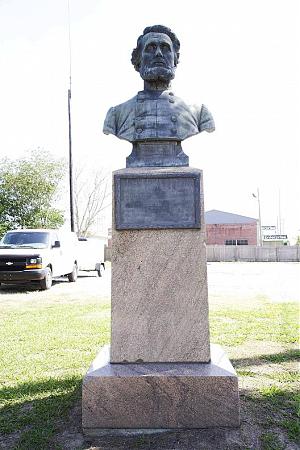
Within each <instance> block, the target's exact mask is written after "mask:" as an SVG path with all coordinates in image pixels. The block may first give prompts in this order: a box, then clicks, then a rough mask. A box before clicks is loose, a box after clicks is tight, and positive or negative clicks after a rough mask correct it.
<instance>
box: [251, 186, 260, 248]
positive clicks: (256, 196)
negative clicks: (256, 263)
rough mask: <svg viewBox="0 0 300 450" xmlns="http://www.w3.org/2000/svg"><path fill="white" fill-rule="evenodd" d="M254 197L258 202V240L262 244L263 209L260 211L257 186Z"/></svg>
mask: <svg viewBox="0 0 300 450" xmlns="http://www.w3.org/2000/svg"><path fill="white" fill-rule="evenodd" d="M252 196H253V197H254V198H256V200H257V203H258V242H259V245H260V246H262V232H261V211H260V198H259V189H258V188H257V193H256V194H252Z"/></svg>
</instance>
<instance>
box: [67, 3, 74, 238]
mask: <svg viewBox="0 0 300 450" xmlns="http://www.w3.org/2000/svg"><path fill="white" fill-rule="evenodd" d="M68 25H69V27H68V30H69V63H70V66H69V80H70V84H69V89H68V119H69V190H70V225H71V231H75V222H74V198H73V197H74V196H73V155H72V127H71V84H72V75H71V74H72V71H71V67H72V66H71V62H72V60H71V25H70V2H69V0H68Z"/></svg>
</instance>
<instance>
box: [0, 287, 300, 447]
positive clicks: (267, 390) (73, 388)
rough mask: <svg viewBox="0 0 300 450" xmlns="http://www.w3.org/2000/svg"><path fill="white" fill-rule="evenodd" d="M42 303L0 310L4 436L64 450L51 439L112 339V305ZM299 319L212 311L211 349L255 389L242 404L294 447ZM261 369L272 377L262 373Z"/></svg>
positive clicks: (293, 309) (271, 312) (273, 440)
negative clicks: (261, 412) (259, 411)
mask: <svg viewBox="0 0 300 450" xmlns="http://www.w3.org/2000/svg"><path fill="white" fill-rule="evenodd" d="M24 295H26V294H24ZM40 297H41V298H40ZM40 297H39V295H37V296H36V299H35V300H34V301H26V302H17V304H14V302H7V303H4V304H3V305H1V303H0V305H1V312H0V323H1V327H0V342H1V349H0V381H1V391H0V398H1V407H2V411H1V415H0V433H2V434H3V435H8V434H10V433H15V432H20V437H19V440H17V443H16V444H14V445H15V446H14V447H13V448H15V449H19V450H25V449H28V450H29V449H30V450H33V449H37V450H43V449H45V450H46V449H50V448H51V450H55V449H57V450H58V449H59V447H57V446H56V447H55V444H53V438H54V436H55V434H56V432H57V430H58V427H59V424H60V421H61V420H63V418H64V417H66V416H67V414H68V412H69V411H70V409H71V408H72V406H73V405H74V404H75V403H76V401H78V400H79V399H80V396H81V383H82V377H83V375H84V374H85V372H86V370H87V368H88V366H89V365H90V363H91V362H92V360H93V358H94V357H95V355H96V354H97V352H98V350H99V348H100V347H101V346H103V345H104V344H106V343H108V342H109V335H110V306H109V302H108V300H107V299H99V300H97V299H96V298H89V297H88V296H87V297H85V298H80V299H76V301H73V300H72V297H70V296H69V297H68V298H65V299H64V301H63V302H61V303H60V302H59V301H57V300H56V301H50V300H47V301H43V294H42V293H41V295H40ZM0 301H1V297H0ZM297 312H298V310H297V305H296V304H294V303H285V304H269V303H266V302H265V301H262V302H261V304H260V305H259V306H256V307H254V308H252V309H245V308H242V307H241V308H239V307H236V306H235V307H233V306H231V307H230V308H229V307H226V308H220V307H216V306H214V307H213V308H212V309H211V314H210V328H211V341H212V342H215V343H220V344H222V345H224V346H227V348H228V349H229V350H230V349H232V351H233V350H234V351H235V354H239V355H240V356H239V358H233V363H234V365H235V366H236V368H237V372H238V375H239V376H240V378H241V380H244V381H245V382H246V383H247V380H249V382H251V383H252V385H251V386H250V385H249V386H250V387H247V386H248V385H246V389H245V392H244V393H243V396H244V398H245V400H246V401H247V402H252V403H253V404H255V405H256V406H257V407H263V408H265V410H267V411H268V414H269V415H268V416H267V418H266V421H269V422H268V423H270V424H271V425H270V426H272V424H275V425H276V427H277V428H278V427H280V429H281V430H282V432H283V433H286V435H287V436H288V437H287V439H290V440H292V441H296V440H297V439H298V436H299V422H298V421H297V420H298V416H297V414H298V413H299V411H298V408H299V396H297V394H296V383H297V380H298V374H297V370H296V369H295V368H294V367H292V366H291V364H294V363H295V361H296V360H297V358H299V352H298V351H297V350H296V349H295V348H294V346H295V342H296V340H297V328H298V321H297ZM251 342H256V343H257V342H258V343H261V344H263V345H264V347H266V346H268V343H270V345H271V344H272V345H273V344H276V345H278V347H276V348H278V349H279V350H278V351H277V352H275V353H274V352H273V353H272V352H271V351H270V352H269V353H271V354H269V353H268V354H265V353H262V354H255V355H248V353H247V352H248V350H247V344H249V343H251ZM270 348H273V347H270ZM229 353H230V352H229ZM264 365H267V366H268V372H267V373H264V372H263V370H260V368H261V367H264ZM279 369H280V370H279ZM253 383H254V384H253ZM266 423H267V422H266ZM141 444H142V442H141ZM136 445H137V447H136V448H138V446H139V442H137V443H136ZM261 447H262V448H263V449H265V450H276V449H278V450H279V449H281V448H282V447H281V443H280V440H278V439H277V437H276V433H275V434H274V433H273V432H264V433H263V434H262V435H261Z"/></svg>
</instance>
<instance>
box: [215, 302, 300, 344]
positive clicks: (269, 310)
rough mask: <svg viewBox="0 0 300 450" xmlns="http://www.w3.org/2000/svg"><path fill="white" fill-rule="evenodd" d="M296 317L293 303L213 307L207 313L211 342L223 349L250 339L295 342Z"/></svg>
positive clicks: (296, 312)
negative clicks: (208, 314) (254, 306)
mask: <svg viewBox="0 0 300 450" xmlns="http://www.w3.org/2000/svg"><path fill="white" fill-rule="evenodd" d="M298 314H299V310H298V307H297V304H296V303H266V304H263V305H262V306H260V307H257V308H253V309H251V310H247V309H244V308H241V309H239V308H237V307H234V308H233V307H231V308H222V309H215V308H213V309H212V312H211V314H210V317H211V319H212V320H211V323H210V329H211V335H212V340H213V341H214V342H215V343H218V344H222V345H225V346H236V345H242V344H244V343H245V342H246V341H253V340H257V341H264V340H266V341H271V342H281V343H286V344H292V343H296V342H297V340H298V336H299V334H298V332H299V324H298V320H297V317H298Z"/></svg>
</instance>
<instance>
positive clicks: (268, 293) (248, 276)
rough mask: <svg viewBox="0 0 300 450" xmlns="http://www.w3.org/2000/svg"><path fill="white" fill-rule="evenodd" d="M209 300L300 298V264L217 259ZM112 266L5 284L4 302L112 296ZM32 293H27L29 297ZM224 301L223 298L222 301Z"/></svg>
mask: <svg viewBox="0 0 300 450" xmlns="http://www.w3.org/2000/svg"><path fill="white" fill-rule="evenodd" d="M207 271H208V291H209V299H210V300H211V301H216V299H218V298H222V299H224V301H226V302H227V301H229V300H230V299H232V301H233V302H236V301H241V300H243V299H245V298H253V299H255V297H258V296H259V297H266V298H267V299H268V300H269V301H274V302H288V301H300V263H263V262H249V263H247V262H216V263H208V265H207ZM110 282H111V268H110V265H108V267H107V268H106V270H105V272H104V275H103V277H100V278H99V277H98V276H97V274H96V272H79V277H78V280H77V282H76V283H70V282H69V281H68V279H67V278H59V279H56V280H54V282H53V286H52V287H51V289H50V290H49V291H43V292H42V291H39V290H38V289H37V287H29V286H28V285H22V286H21V285H14V286H12V285H2V286H1V289H0V301H1V302H3V301H5V300H10V301H12V300H13V301H16V300H18V299H20V300H25V296H24V293H27V294H28V293H30V292H32V293H34V294H33V295H34V296H35V297H36V296H43V298H49V299H50V298H55V297H56V296H60V295H61V294H63V295H66V296H67V297H68V298H72V299H73V298H74V300H76V299H80V298H82V297H85V298H87V297H89V296H91V297H93V298H95V297H97V296H99V298H100V297H110V292H111V289H110ZM29 297H30V296H28V295H27V296H26V298H27V300H29ZM222 302H223V300H222Z"/></svg>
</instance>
